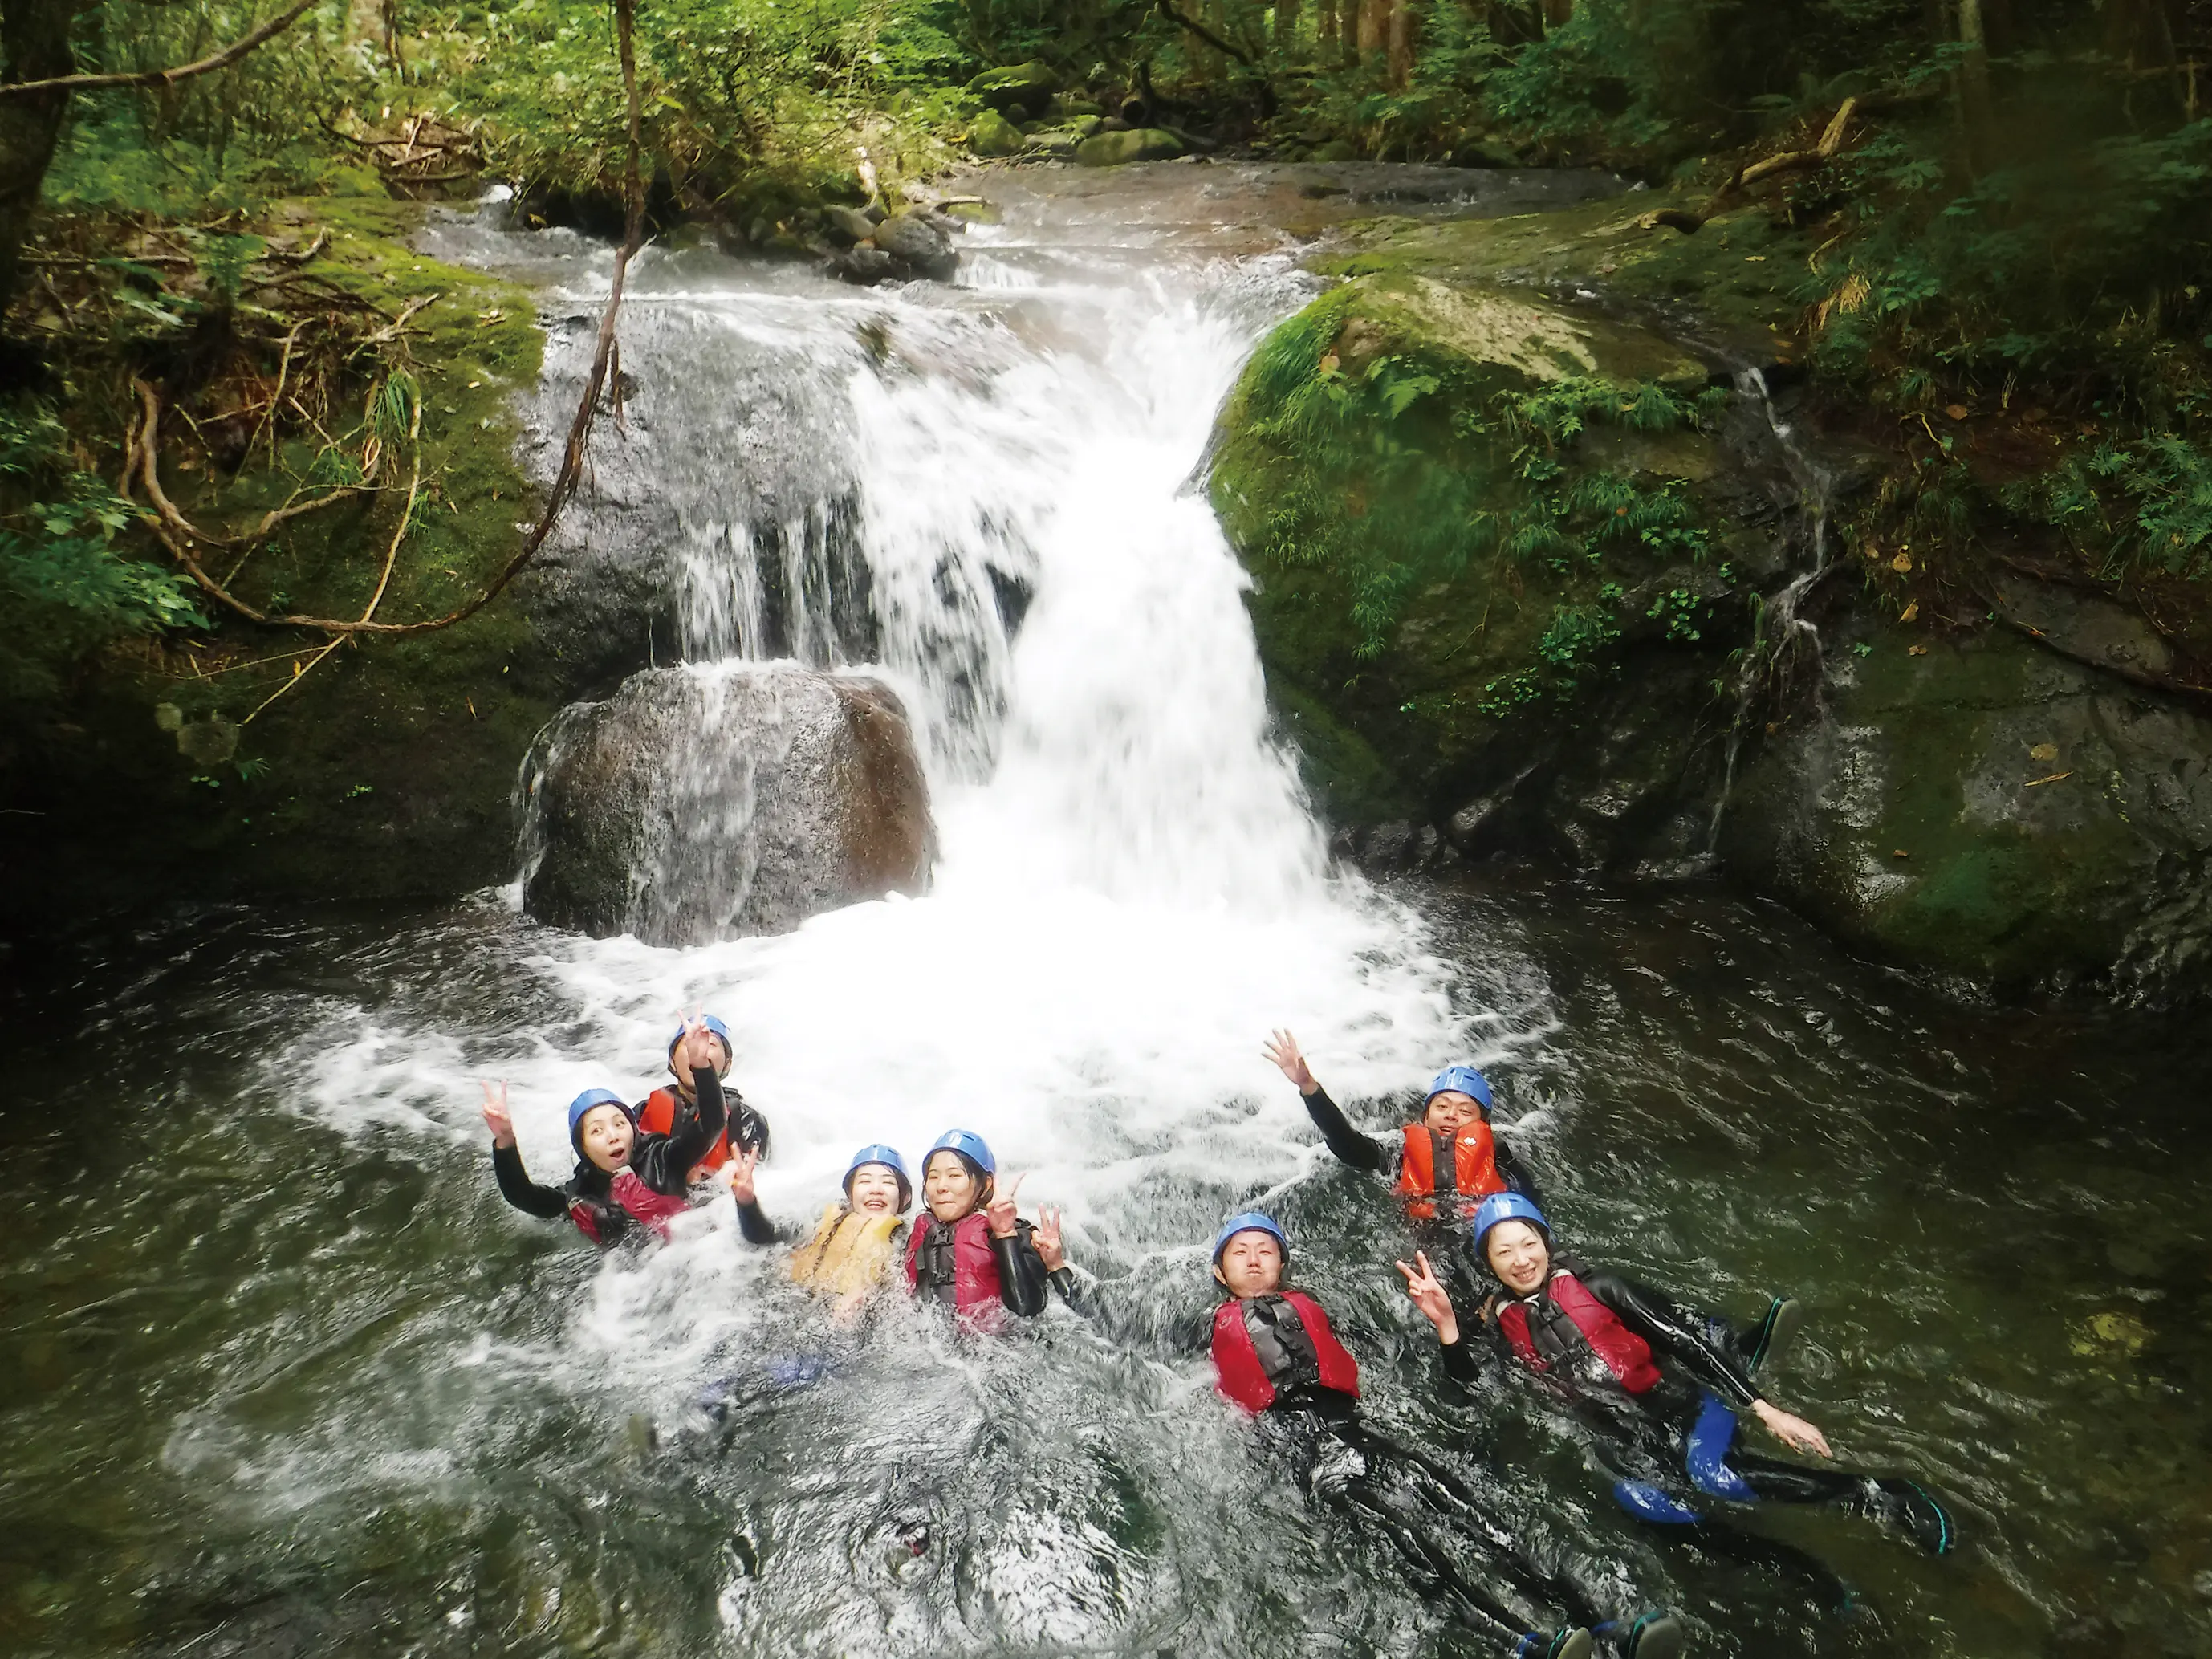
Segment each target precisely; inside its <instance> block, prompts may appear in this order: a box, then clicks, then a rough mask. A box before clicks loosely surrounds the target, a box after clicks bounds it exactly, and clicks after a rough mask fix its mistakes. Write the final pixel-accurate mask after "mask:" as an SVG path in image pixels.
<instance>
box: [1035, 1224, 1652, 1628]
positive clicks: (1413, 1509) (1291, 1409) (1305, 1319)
mask: <svg viewBox="0 0 2212 1659" xmlns="http://www.w3.org/2000/svg"><path fill="white" fill-rule="evenodd" d="M1037 1243H1038V1245H1039V1248H1040V1249H1041V1250H1042V1253H1043V1257H1044V1260H1045V1261H1046V1262H1047V1264H1048V1265H1049V1266H1050V1267H1052V1268H1053V1269H1054V1275H1053V1279H1054V1285H1056V1286H1060V1288H1062V1289H1063V1290H1064V1291H1070V1292H1072V1293H1071V1294H1070V1295H1069V1301H1070V1303H1071V1304H1072V1305H1073V1306H1074V1307H1075V1308H1076V1309H1077V1310H1078V1311H1079V1312H1082V1313H1085V1314H1086V1315H1089V1316H1097V1315H1099V1314H1100V1313H1101V1312H1103V1309H1102V1307H1101V1297H1100V1295H1099V1291H1100V1290H1101V1289H1102V1288H1103V1287H1102V1286H1100V1285H1098V1283H1097V1281H1095V1280H1091V1279H1088V1278H1087V1277H1076V1276H1075V1270H1074V1269H1073V1268H1070V1267H1067V1266H1066V1261H1065V1256H1064V1254H1063V1252H1062V1249H1061V1243H1060V1218H1059V1217H1058V1216H1057V1215H1056V1214H1054V1213H1051V1212H1047V1213H1046V1214H1045V1216H1044V1217H1043V1218H1042V1219H1041V1220H1040V1222H1039V1224H1038V1227H1037ZM1289 1260H1290V1244H1289V1240H1288V1239H1287V1237H1285V1234H1284V1232H1283V1230H1282V1228H1281V1226H1280V1225H1278V1224H1277V1223H1276V1222H1275V1221H1274V1219H1273V1218H1272V1217H1269V1216H1266V1215H1262V1214H1260V1213H1258V1212H1246V1213H1244V1214H1242V1215H1237V1216H1232V1217H1231V1218H1230V1219H1229V1221H1228V1223H1227V1225H1225V1226H1224V1227H1223V1228H1222V1229H1221V1231H1220V1233H1219V1234H1218V1236H1217V1237H1215V1239H1214V1243H1213V1277H1214V1279H1215V1282H1216V1283H1218V1285H1220V1286H1221V1288H1222V1289H1223V1291H1225V1292H1226V1293H1227V1299H1226V1300H1225V1301H1223V1302H1222V1303H1221V1304H1220V1305H1219V1306H1218V1307H1217V1308H1216V1309H1215V1310H1214V1312H1213V1314H1212V1319H1211V1321H1210V1323H1209V1326H1208V1328H1207V1333H1206V1348H1207V1352H1208V1354H1209V1357H1210V1358H1211V1359H1212V1364H1213V1374H1214V1386H1215V1389H1216V1390H1217V1391H1218V1393H1219V1394H1220V1395H1221V1396H1222V1397H1223V1398H1224V1399H1225V1400H1227V1401H1230V1403H1231V1404H1232V1405H1234V1406H1235V1407H1237V1409H1238V1410H1239V1411H1241V1412H1243V1413H1245V1414H1246V1415H1247V1416H1248V1417H1249V1418H1251V1419H1253V1420H1254V1422H1255V1426H1256V1427H1257V1428H1258V1430H1259V1431H1260V1433H1261V1437H1262V1439H1263V1441H1264V1442H1265V1443H1267V1446H1268V1448H1269V1449H1270V1450H1271V1451H1272V1452H1273V1453H1274V1454H1275V1455H1278V1456H1279V1457H1280V1458H1282V1459H1283V1461H1284V1462H1285V1463H1287V1464H1288V1465H1289V1467H1290V1468H1291V1472H1292V1473H1293V1474H1294V1475H1295V1476H1296V1478H1297V1480H1298V1482H1299V1485H1300V1486H1301V1487H1302V1488H1303V1489H1304V1491H1305V1492H1306V1493H1307V1495H1308V1496H1309V1497H1310V1498H1318V1499H1319V1500H1320V1501H1322V1503H1324V1504H1328V1506H1329V1507H1330V1508H1331V1509H1333V1510H1335V1511H1336V1512H1337V1513H1338V1514H1339V1515H1340V1516H1341V1517H1342V1518H1343V1519H1344V1520H1345V1521H1346V1522H1347V1523H1348V1524H1350V1525H1352V1527H1353V1528H1356V1529H1358V1530H1359V1531H1361V1532H1363V1533H1364V1534H1368V1535H1369V1536H1371V1537H1379V1538H1380V1540H1381V1541H1383V1542H1384V1543H1386V1544H1387V1545H1388V1546H1389V1548H1390V1549H1391V1550H1392V1552H1393V1553H1395V1554H1396V1555H1397V1556H1398V1558H1399V1559H1400V1560H1401V1562H1402V1563H1403V1564H1404V1565H1405V1566H1406V1568H1407V1574H1408V1577H1410V1578H1411V1580H1412V1582H1413V1584H1414V1585H1415V1587H1416V1588H1417V1589H1419V1591H1420V1592H1421V1593H1422V1594H1423V1595H1426V1596H1429V1597H1431V1598H1432V1599H1435V1600H1437V1601H1441V1602H1443V1603H1444V1604H1445V1605H1446V1606H1447V1607H1449V1610H1450V1611H1451V1613H1453V1614H1454V1615H1455V1617H1456V1618H1457V1619H1458V1620H1459V1622H1460V1623H1462V1625H1464V1626H1468V1627H1469V1628H1471V1629H1473V1630H1475V1631H1478V1632H1482V1633H1484V1634H1486V1635H1487V1636H1490V1637H1492V1638H1496V1639H1498V1641H1499V1642H1500V1643H1501V1644H1502V1645H1503V1648H1504V1651H1505V1652H1507V1653H1510V1654H1511V1655H1514V1656H1516V1659H1588V1656H1589V1654H1590V1652H1591V1642H1592V1632H1593V1631H1594V1630H1595V1632H1598V1633H1599V1634H1601V1635H1602V1636H1603V1637H1604V1638H1606V1639H1607V1642H1608V1644H1610V1645H1612V1646H1613V1648H1614V1650H1616V1651H1617V1652H1618V1653H1620V1655H1621V1656H1623V1659H1672V1656H1674V1655H1675V1654H1677V1653H1679V1652H1680V1650H1681V1644H1682V1631H1681V1626H1680V1625H1679V1624H1678V1623H1677V1622H1676V1621H1675V1620H1674V1619H1673V1618H1672V1617H1671V1616H1670V1615H1668V1614H1667V1613H1659V1612H1649V1613H1644V1614H1642V1615H1641V1616H1640V1617H1637V1618H1633V1619H1628V1620H1607V1619H1606V1618H1605V1617H1604V1616H1603V1614H1602V1613H1600V1612H1599V1611H1598V1609H1597V1607H1595V1600H1594V1597H1593V1596H1592V1595H1590V1594H1589V1592H1588V1591H1586V1590H1585V1589H1583V1587H1582V1584H1581V1583H1580V1582H1579V1580H1580V1577H1581V1576H1582V1575H1581V1574H1580V1572H1579V1570H1578V1568H1577V1566H1576V1565H1575V1564H1573V1563H1571V1562H1567V1563H1563V1564H1561V1565H1549V1564H1547V1563H1544V1562H1542V1561H1540V1560H1539V1559H1537V1558H1536V1557H1535V1555H1534V1553H1532V1552H1531V1551H1530V1549H1529V1548H1528V1546H1527V1545H1526V1543H1525V1542H1524V1541H1522V1539H1520V1538H1518V1537H1516V1534H1515V1531H1514V1528H1512V1526H1511V1525H1510V1523H1509V1522H1506V1521H1504V1520H1503V1519H1501V1518H1500V1517H1499V1516H1498V1515H1497V1513H1496V1511H1495V1506H1494V1505H1492V1504H1490V1503H1488V1502H1487V1501H1486V1500H1485V1499H1484V1498H1482V1497H1480V1495H1478V1494H1477V1493H1476V1492H1474V1490H1472V1489H1471V1488H1470V1487H1469V1486H1468V1484H1467V1483H1466V1482H1465V1481H1464V1480H1461V1479H1460V1478H1459V1477H1458V1476H1457V1475H1455V1474H1453V1473H1452V1472H1451V1471H1450V1470H1449V1469H1447V1468H1443V1466H1442V1465H1441V1464H1439V1463H1438V1462H1436V1461H1435V1460H1434V1459H1431V1458H1430V1457H1428V1456H1426V1455H1423V1454H1422V1453H1420V1452H1418V1451H1415V1450H1413V1449H1412V1448H1410V1447H1407V1446H1404V1445H1401V1444H1399V1443H1396V1442H1395V1441H1392V1440H1389V1439H1387V1438H1385V1437H1383V1436H1382V1435H1380V1434H1377V1433H1376V1432H1375V1431H1373V1430H1371V1429H1370V1428H1369V1427H1368V1426H1367V1425H1366V1424H1365V1423H1364V1420H1363V1419H1362V1418H1361V1416H1360V1412H1359V1365H1358V1361H1357V1360H1356V1359H1354V1358H1352V1353H1351V1352H1350V1351H1349V1350H1348V1349H1346V1347H1345V1346H1344V1343H1343V1341H1342V1340H1341V1339H1340V1338H1339V1337H1338V1335H1337V1334H1336V1331H1335V1328H1334V1326H1333V1325H1332V1324H1331V1322H1330V1321H1329V1317H1328V1313H1327V1312H1326V1311H1325V1310H1323V1309H1322V1306H1321V1304H1319V1303H1318V1302H1317V1301H1316V1300H1315V1299H1314V1297H1312V1296H1311V1295H1310V1294H1309V1293H1308V1292H1306V1291H1302V1290H1299V1289H1297V1288H1295V1287H1293V1286H1291V1285H1288V1284H1286V1283H1285V1274H1286V1273H1287V1271H1288V1267H1289ZM1063 1275H1066V1276H1068V1277H1069V1279H1070V1282H1069V1283H1068V1284H1066V1285H1063V1284H1062V1282H1061V1281H1062V1278H1063ZM1455 1549H1457V1550H1461V1551H1471V1552H1473V1553H1474V1554H1475V1555H1476V1556H1477V1557H1478V1558H1479V1559H1480V1560H1481V1561H1482V1562H1483V1563H1484V1565H1485V1569H1486V1571H1487V1572H1488V1573H1489V1574H1491V1575H1494V1577H1496V1578H1497V1579H1498V1581H1501V1582H1502V1583H1504V1584H1506V1585H1507V1586H1509V1587H1510V1594H1513V1595H1519V1596H1522V1597H1525V1598H1527V1600H1528V1601H1529V1602H1531V1603H1532V1604H1534V1605H1535V1606H1550V1607H1559V1608H1563V1609H1565V1610H1566V1611H1567V1612H1568V1613H1570V1615H1571V1617H1572V1618H1573V1619H1574V1620H1576V1621H1577V1622H1575V1623H1571V1624H1569V1625H1566V1626H1562V1627H1560V1628H1559V1629H1556V1630H1550V1631H1534V1630H1531V1629H1530V1628H1529V1626H1528V1614H1527V1613H1526V1611H1516V1609H1515V1608H1514V1607H1510V1606H1509V1605H1507V1603H1506V1602H1505V1601H1504V1599H1503V1598H1501V1597H1500V1596H1499V1595H1495V1594H1493V1593H1492V1591H1491V1590H1490V1589H1488V1588H1486V1586H1485V1585H1483V1584H1480V1583H1475V1582H1473V1581H1471V1580H1470V1579H1469V1578H1468V1576H1467V1574H1465V1573H1464V1572H1462V1571H1461V1570H1460V1568H1459V1567H1458V1566H1457V1565H1455V1562H1454V1559H1453V1553H1454V1551H1455Z"/></svg>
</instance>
